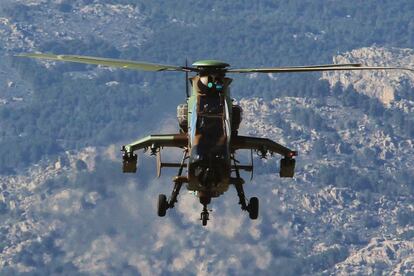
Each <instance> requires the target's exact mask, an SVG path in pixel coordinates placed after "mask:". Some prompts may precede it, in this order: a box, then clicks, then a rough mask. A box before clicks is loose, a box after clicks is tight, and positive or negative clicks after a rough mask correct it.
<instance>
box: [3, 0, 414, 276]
mask: <svg viewBox="0 0 414 276" xmlns="http://www.w3.org/2000/svg"><path fill="white" fill-rule="evenodd" d="M331 2H332V1H323V0H315V1H312V3H310V2H309V3H308V4H306V5H305V4H304V3H303V1H289V4H286V5H282V4H278V5H276V4H275V3H274V2H272V1H261V2H260V3H259V2H257V3H256V2H252V1H240V2H239V3H238V4H237V5H235V4H234V3H227V2H223V1H195V2H194V1H188V2H187V4H186V5H184V4H183V5H182V7H178V5H176V4H174V3H172V2H168V1H164V2H162V3H161V4H159V3H158V2H156V1H139V3H134V1H130V0H116V1H103V0H94V1H90V0H76V1H60V0H56V1H55V0H18V1H11V0H4V1H1V3H0V54H1V55H2V56H1V57H2V62H1V63H0V150H1V153H2V154H1V155H0V158H1V162H2V163H1V164H3V165H5V166H6V165H7V166H11V167H12V169H14V170H9V167H8V168H7V169H6V170H2V169H3V168H1V167H0V171H5V172H7V173H9V175H8V176H6V175H1V176H0V221H1V223H0V237H1V241H2V242H1V243H0V274H2V275H16V274H23V273H27V274H39V275H54V274H64V275H79V274H87V275H89V274H99V275H137V274H142V275H169V274H199V275H211V274H217V275H252V274H258V275H262V274H264V275H266V274H269V272H274V271H277V273H278V274H279V275H359V274H362V275H376V274H378V275H410V274H413V273H414V260H413V255H414V223H413V221H414V204H413V202H414V198H413V194H414V185H413V181H412V179H413V178H414V173H413V170H412V168H413V166H414V143H413V137H414V117H413V111H414V96H413V95H414V93H412V94H413V95H412V94H411V92H410V91H412V89H413V88H412V86H413V84H414V82H413V76H412V74H411V75H410V74H405V73H404V74H403V73H401V72H387V73H385V72H363V73H330V74H323V75H322V80H319V81H318V79H319V78H320V74H318V75H316V74H315V75H312V74H311V75H310V77H309V75H303V74H302V75H300V74H299V75H295V76H288V77H286V76H282V75H274V74H273V75H272V74H270V75H268V76H266V75H265V76H260V75H254V74H251V75H246V76H234V83H233V90H232V92H233V95H234V96H235V97H238V96H237V95H243V98H241V99H240V98H238V103H239V104H240V105H241V106H242V107H243V109H244V119H243V122H242V127H241V132H242V133H243V134H248V135H254V136H261V137H268V138H271V139H274V140H276V141H279V142H280V143H283V144H285V145H287V146H289V147H290V148H293V149H296V150H297V151H298V152H299V156H298V158H297V173H296V176H295V178H294V179H280V178H279V176H278V167H279V160H278V158H277V157H275V158H273V159H269V160H261V159H259V158H258V157H255V160H254V163H255V172H254V173H255V177H254V179H253V181H251V182H250V181H248V179H249V175H244V177H245V179H246V180H247V181H246V185H245V189H246V194H247V196H248V197H252V196H258V197H259V198H260V215H259V219H258V220H257V221H251V220H249V218H248V216H247V214H246V213H242V212H241V210H240V207H239V205H238V204H237V202H238V200H237V196H236V191H235V190H234V189H230V190H229V192H227V193H225V194H224V195H223V196H222V197H220V198H218V199H214V200H213V201H212V204H211V205H210V207H211V208H212V209H213V210H212V212H211V221H209V224H208V226H207V227H202V226H201V223H200V221H199V214H200V211H201V206H200V204H199V202H198V201H197V198H195V197H194V196H193V195H192V194H188V193H187V192H186V191H185V190H184V189H183V191H182V193H181V194H180V197H179V203H178V204H177V206H176V207H177V208H175V209H174V210H169V211H168V215H167V216H166V217H165V218H162V219H161V218H158V217H157V215H156V199H157V197H158V194H160V193H165V194H169V193H170V192H171V190H172V185H171V179H170V176H171V175H173V174H174V171H173V170H168V169H165V171H163V176H162V178H161V179H155V178H154V174H155V162H154V160H153V159H152V158H150V157H148V156H146V155H145V154H140V159H139V160H140V164H139V165H140V166H139V172H138V173H137V174H136V175H125V174H122V173H121V172H120V170H121V168H120V167H121V160H120V152H119V146H120V144H121V141H129V139H132V138H131V137H133V138H136V137H135V136H143V135H146V134H149V133H152V132H154V133H157V132H172V131H175V130H176V120H175V114H174V111H173V109H174V108H175V104H176V103H178V102H179V101H180V100H181V99H182V95H183V93H182V92H183V91H182V90H183V87H184V86H183V84H184V83H183V77H182V76H181V75H180V76H175V75H173V74H172V75H169V74H163V73H161V74H159V75H156V76H154V75H153V74H152V73H140V74H132V73H131V74H130V73H126V72H120V71H114V72H113V71H109V70H106V69H105V70H104V69H102V68H95V67H77V66H74V65H73V64H71V65H60V64H58V63H50V62H47V63H41V64H40V65H39V63H36V62H29V61H27V62H26V63H24V62H21V63H19V62H16V60H14V59H12V58H10V55H11V54H13V53H20V52H23V51H24V52H25V51H54V52H65V53H76V54H88V55H104V56H113V57H122V58H123V57H126V58H134V59H140V58H142V57H145V58H146V60H148V61H153V62H166V63H170V62H171V63H174V64H175V63H178V62H177V61H179V62H182V61H183V60H184V59H185V57H186V56H188V57H189V58H190V59H193V60H196V59H202V58H220V59H223V60H226V61H228V62H230V61H231V62H232V64H233V65H234V66H235V67H239V66H240V67H244V66H277V65H291V64H292V65H300V64H306V63H314V64H316V63H322V62H329V60H330V59H331V57H332V56H333V55H336V56H334V57H333V60H334V62H335V63H342V62H361V63H363V64H368V65H398V66H408V67H414V63H413V57H414V53H413V50H412V49H407V48H405V47H411V46H412V43H411V40H410V34H411V35H414V33H412V30H413V28H411V27H410V26H412V23H410V22H412V14H411V13H410V11H412V7H413V6H412V1H405V0H398V1H395V0H393V1H382V2H381V5H379V4H377V3H376V2H375V1H371V2H369V1H362V2H361V3H359V5H360V6H355V5H354V3H348V2H346V1H343V2H338V1H333V2H332V3H331ZM373 7H376V8H377V9H378V10H375V11H374V10H373ZM390 7H392V8H394V9H391V8H390ZM364 9H368V11H369V13H368V12H366V10H364ZM396 11H400V12H399V13H398V16H396V15H395V14H396ZM406 11H409V12H406ZM383 13H385V15H389V16H385V15H384V14H383ZM388 13H391V14H388ZM258 14H260V17H258V16H257V15H258ZM371 15H372V16H371ZM383 18H387V21H386V22H385V21H384V20H383ZM361 22H362V23H361ZM373 22H375V23H373ZM392 24H394V25H395V26H397V27H398V29H399V30H400V31H401V33H398V32H391V31H389V30H390V29H391V30H392V26H393V25H392ZM374 25H375V26H376V27H374ZM355 26H357V27H358V28H356V27H355ZM386 27H388V28H389V29H387V30H384V28H386ZM403 27H404V28H403ZM350 30H352V32H350ZM396 36H397V37H396ZM412 37H414V36H412ZM270 38H271V39H270ZM372 45H383V46H372ZM341 52H342V53H341ZM337 53H339V54H337ZM34 76H35V77H34ZM327 82H329V84H328V83H327ZM178 83H179V84H178ZM339 84H340V85H339ZM329 86H330V87H329ZM243 93H244V94H243ZM278 93H280V94H278ZM177 95H179V96H177ZM170 111H171V112H170ZM59 135H60V136H59ZM55 144H57V146H59V150H56V148H54V147H52V146H51V145H55ZM97 145H99V146H97ZM45 148H50V150H48V151H46V150H44V149H45ZM29 155H30V157H31V158H32V159H30V160H31V161H30V162H28V161H27V160H29V159H28V158H29V157H28V156H29ZM179 155H180V153H179V152H174V151H173V152H169V153H167V152H165V154H163V157H165V158H166V159H169V160H176V158H178V156H179ZM241 155H242V154H241ZM247 157H248V153H247V154H246V155H243V156H241V159H242V160H243V162H248V158H247ZM19 159H22V160H24V161H26V163H25V165H24V166H25V167H24V166H21V167H14V165H15V164H20V163H19ZM16 160H17V161H16ZM32 160H36V161H35V162H34V161H32ZM12 161H13V162H14V163H11V162H12ZM10 164H11V165H10ZM20 165H21V164H20ZM10 171H11V172H10Z"/></svg>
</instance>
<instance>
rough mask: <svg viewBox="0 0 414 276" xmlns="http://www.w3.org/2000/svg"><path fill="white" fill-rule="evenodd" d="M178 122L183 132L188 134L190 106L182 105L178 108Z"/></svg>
mask: <svg viewBox="0 0 414 276" xmlns="http://www.w3.org/2000/svg"><path fill="white" fill-rule="evenodd" d="M177 120H178V124H179V126H180V131H181V132H188V104H187V103H184V104H180V105H178V106H177Z"/></svg>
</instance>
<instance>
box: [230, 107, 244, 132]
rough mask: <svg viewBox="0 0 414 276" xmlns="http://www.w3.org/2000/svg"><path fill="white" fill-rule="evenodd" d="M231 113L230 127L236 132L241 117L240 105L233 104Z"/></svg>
mask: <svg viewBox="0 0 414 276" xmlns="http://www.w3.org/2000/svg"><path fill="white" fill-rule="evenodd" d="M231 113H232V115H231V129H232V131H233V132H237V130H238V129H239V127H240V123H241V121H242V119H243V109H242V108H241V106H240V105H233V106H232V108H231Z"/></svg>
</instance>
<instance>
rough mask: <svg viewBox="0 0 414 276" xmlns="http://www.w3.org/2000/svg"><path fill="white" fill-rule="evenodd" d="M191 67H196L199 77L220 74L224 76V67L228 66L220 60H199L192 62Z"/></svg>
mask: <svg viewBox="0 0 414 276" xmlns="http://www.w3.org/2000/svg"><path fill="white" fill-rule="evenodd" d="M193 66H194V67H197V69H198V70H199V75H200V76H203V75H210V74H220V75H222V76H224V75H225V72H226V67H229V66H230V64H228V63H225V62H222V61H220V60H199V61H196V62H194V63H193Z"/></svg>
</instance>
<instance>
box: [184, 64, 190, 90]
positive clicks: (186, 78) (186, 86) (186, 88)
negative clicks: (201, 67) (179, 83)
mask: <svg viewBox="0 0 414 276" xmlns="http://www.w3.org/2000/svg"><path fill="white" fill-rule="evenodd" d="M185 67H188V60H187V58H186V59H185ZM185 94H186V95H187V98H189V97H190V91H189V89H188V71H185Z"/></svg>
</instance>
